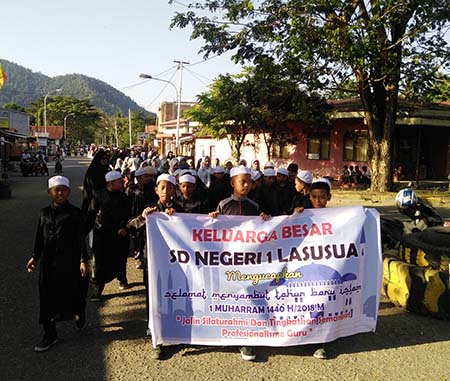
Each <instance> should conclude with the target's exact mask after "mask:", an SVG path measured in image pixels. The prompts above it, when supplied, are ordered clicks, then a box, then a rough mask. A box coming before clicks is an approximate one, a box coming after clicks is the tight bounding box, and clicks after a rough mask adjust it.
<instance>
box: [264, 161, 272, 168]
mask: <svg viewBox="0 0 450 381" xmlns="http://www.w3.org/2000/svg"><path fill="white" fill-rule="evenodd" d="M266 168H275V164H274V163H273V162H272V161H268V162H267V163H266V164H264V169H266Z"/></svg>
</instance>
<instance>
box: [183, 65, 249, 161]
mask: <svg viewBox="0 0 450 381" xmlns="http://www.w3.org/2000/svg"><path fill="white" fill-rule="evenodd" d="M209 88H210V90H209V92H205V93H202V94H200V95H198V96H197V101H198V104H197V105H196V106H194V107H192V108H191V109H190V110H188V111H186V115H187V117H190V118H192V119H193V120H195V121H197V122H199V123H200V125H201V127H200V131H199V134H200V135H203V136H212V137H213V138H215V139H225V138H226V139H228V143H229V144H230V147H231V151H232V153H233V155H234V157H235V159H239V158H240V156H241V148H242V145H243V144H244V140H245V137H246V136H247V134H248V133H249V132H250V126H251V123H250V108H249V105H248V102H247V100H248V98H247V96H246V87H245V84H243V83H242V82H240V81H238V80H237V79H236V78H235V77H234V76H232V75H230V74H227V75H220V76H219V77H218V78H217V79H216V80H215V81H214V82H213V83H212V84H211V85H210V87H209Z"/></svg>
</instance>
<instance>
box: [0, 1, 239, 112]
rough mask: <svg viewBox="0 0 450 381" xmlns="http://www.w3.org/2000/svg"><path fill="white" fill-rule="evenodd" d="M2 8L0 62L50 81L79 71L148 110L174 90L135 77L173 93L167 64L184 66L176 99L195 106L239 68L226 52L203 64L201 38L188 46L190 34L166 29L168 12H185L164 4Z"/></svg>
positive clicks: (8, 4) (172, 68) (11, 4)
mask: <svg viewBox="0 0 450 381" xmlns="http://www.w3.org/2000/svg"><path fill="white" fill-rule="evenodd" d="M1 10H2V11H1V13H2V33H0V58H2V59H6V60H8V61H12V62H15V63H17V64H19V65H22V66H25V67H26V68H28V69H31V70H32V71H34V72H40V73H42V74H45V75H47V76H50V77H53V76H56V75H64V74H71V73H79V74H84V75H87V76H90V77H94V78H97V79H100V80H102V81H104V82H106V83H108V84H109V85H111V86H113V87H115V88H116V89H118V90H120V91H122V92H124V93H125V94H126V95H128V96H130V97H131V98H132V99H133V100H135V101H136V102H137V103H138V104H139V105H140V106H143V107H145V108H146V109H147V110H149V111H154V112H156V111H157V109H158V106H159V104H160V103H161V102H162V101H164V100H166V101H175V100H176V91H175V89H174V87H173V86H171V85H166V83H163V82H159V81H154V80H147V81H143V80H141V79H140V78H139V74H140V73H146V74H149V75H152V76H157V77H159V78H161V79H165V80H170V81H171V82H173V83H174V84H175V86H176V87H177V88H179V74H180V71H177V70H176V65H177V64H176V63H174V62H173V61H174V60H182V61H187V62H189V63H190V64H191V65H187V66H185V70H183V83H182V91H181V96H182V100H183V101H195V100H196V95H197V94H199V93H201V92H204V91H207V90H208V87H207V85H208V84H210V83H211V81H212V80H213V79H214V78H215V77H217V76H218V75H219V74H225V73H232V74H234V73H239V72H240V71H241V67H240V66H238V65H235V64H234V63H233V62H232V61H231V59H230V57H231V55H229V54H228V55H225V56H220V57H214V58H212V59H210V60H207V61H204V60H203V55H202V54H199V50H200V48H201V45H202V44H201V43H202V41H201V40H195V41H191V40H190V32H191V30H190V29H187V28H186V29H178V28H175V29H172V30H170V28H169V26H170V22H171V19H172V17H173V15H174V13H175V12H183V11H186V10H187V8H186V7H183V6H182V5H180V4H173V5H169V4H168V1H167V0H126V1H125V0H40V1H36V0H12V1H4V2H2V6H1ZM202 61H204V62H202ZM6 74H7V73H6ZM172 75H173V77H172ZM136 84H137V85H136ZM134 85H136V86H134Z"/></svg>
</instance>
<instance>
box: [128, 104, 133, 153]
mask: <svg viewBox="0 0 450 381" xmlns="http://www.w3.org/2000/svg"><path fill="white" fill-rule="evenodd" d="M128 132H129V133H130V148H131V146H132V145H133V144H132V141H131V110H130V109H128Z"/></svg>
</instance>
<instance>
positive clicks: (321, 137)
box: [306, 131, 330, 160]
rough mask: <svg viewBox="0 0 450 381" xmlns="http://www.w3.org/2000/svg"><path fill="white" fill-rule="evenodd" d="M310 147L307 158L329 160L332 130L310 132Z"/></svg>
mask: <svg viewBox="0 0 450 381" xmlns="http://www.w3.org/2000/svg"><path fill="white" fill-rule="evenodd" d="M307 139H308V147H307V155H306V158H307V159H308V160H328V159H329V158H330V132H329V131H320V132H310V133H308V137H307Z"/></svg>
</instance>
